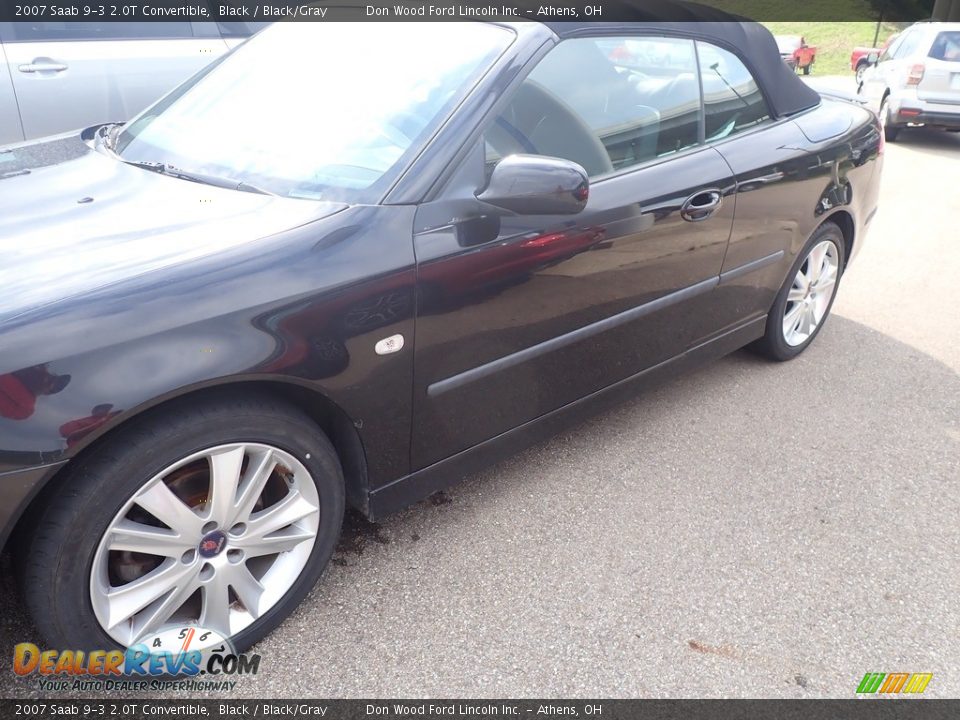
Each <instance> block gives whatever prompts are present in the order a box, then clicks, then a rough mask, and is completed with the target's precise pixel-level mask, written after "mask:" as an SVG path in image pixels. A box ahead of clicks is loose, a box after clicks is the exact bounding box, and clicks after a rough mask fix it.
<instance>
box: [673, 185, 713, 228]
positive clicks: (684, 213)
mask: <svg viewBox="0 0 960 720" xmlns="http://www.w3.org/2000/svg"><path fill="white" fill-rule="evenodd" d="M721 205H723V193H722V192H720V191H719V190H701V191H700V192H698V193H697V194H696V195H691V196H690V197H688V198H687V200H686V202H684V203H683V205H682V206H681V207H680V217H682V218H683V219H684V220H686V221H687V222H701V221H702V220H706V219H707V218H709V217H710V216H711V215H713V214H714V213H715V212H716V211H717V210H719V209H720V206H721Z"/></svg>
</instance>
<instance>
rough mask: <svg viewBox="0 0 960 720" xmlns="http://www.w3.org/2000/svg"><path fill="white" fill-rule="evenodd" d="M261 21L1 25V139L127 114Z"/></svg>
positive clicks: (11, 140)
mask: <svg viewBox="0 0 960 720" xmlns="http://www.w3.org/2000/svg"><path fill="white" fill-rule="evenodd" d="M266 24H267V23H262V22H261V23H252V22H250V23H248V22H39V21H37V22H34V21H29V22H7V23H0V145H4V144H8V143H15V142H21V141H23V140H30V139H33V138H37V137H43V136H44V135H53V134H56V133H61V132H66V131H69V130H74V129H77V128H83V127H87V126H89V125H94V124H96V123H101V122H122V121H124V120H128V119H129V118H131V117H133V116H134V115H136V114H137V113H138V112H140V111H141V110H143V109H144V108H145V107H147V106H148V105H149V104H150V103H152V102H153V101H155V100H156V99H157V98H159V97H160V96H162V95H164V94H165V93H166V92H168V91H169V90H171V89H173V88H174V87H176V86H177V85H179V84H180V83H181V82H182V81H183V80H185V79H186V78H188V77H190V76H191V75H192V74H194V73H195V72H197V71H198V70H200V69H202V68H203V67H204V66H206V65H208V64H209V63H210V62H211V61H213V60H215V59H216V58H218V57H220V56H221V55H223V54H224V53H226V52H227V51H228V50H230V48H232V47H233V46H235V45H238V44H239V43H241V42H243V41H244V40H245V39H246V38H247V37H249V36H250V35H251V34H252V33H254V32H256V31H257V30H259V29H260V28H261V27H262V26H264V25H266ZM3 63H5V64H6V68H5V69H4V68H3V67H2V64H3Z"/></svg>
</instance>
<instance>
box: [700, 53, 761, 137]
mask: <svg viewBox="0 0 960 720" xmlns="http://www.w3.org/2000/svg"><path fill="white" fill-rule="evenodd" d="M697 55H698V57H699V59H700V79H701V82H702V84H703V107H704V116H705V137H706V140H707V142H710V141H714V140H722V139H723V138H726V137H730V136H731V135H736V134H737V133H739V132H743V131H744V130H748V129H750V128H753V127H755V126H757V125H759V124H761V123H763V122H766V121H767V120H769V119H770V111H769V110H768V108H767V102H766V100H765V99H764V97H763V93H762V92H761V91H760V87H759V86H758V85H757V82H756V80H754V79H753V76H752V75H751V74H750V71H749V70H747V68H746V66H745V65H744V64H743V63H742V62H741V61H740V58H738V57H737V56H736V55H734V54H733V53H732V52H729V51H727V50H724V49H723V48H719V47H717V46H716V45H711V44H710V43H705V42H701V41H699V40H698V41H697Z"/></svg>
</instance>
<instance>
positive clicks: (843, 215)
mask: <svg viewBox="0 0 960 720" xmlns="http://www.w3.org/2000/svg"><path fill="white" fill-rule="evenodd" d="M358 48H366V49H370V48H373V49H375V51H374V50H365V51H364V52H357V49H358ZM111 119H116V118H104V120H105V121H106V120H111ZM882 153H883V140H882V137H881V132H880V126H879V124H878V121H877V119H876V117H875V116H874V115H873V114H872V113H871V112H869V111H868V110H865V109H863V108H862V107H860V106H859V105H856V104H853V103H848V102H844V101H840V100H831V99H826V98H821V97H820V96H819V95H818V94H816V93H815V92H813V91H812V90H810V89H809V88H808V87H807V86H806V85H805V84H804V83H803V82H802V81H801V80H799V79H798V78H796V77H795V76H794V75H793V74H792V73H791V72H790V70H789V69H788V68H787V67H786V66H785V65H784V64H783V63H782V62H781V61H780V56H779V53H778V51H777V46H776V43H775V42H774V40H773V38H772V36H771V35H770V34H769V33H768V32H767V31H766V30H765V29H763V28H762V27H760V26H758V25H755V24H751V23H740V22H736V23H735V22H724V23H701V22H690V23H632V24H610V23H603V24H600V23H598V24H554V25H544V24H535V23H529V24H524V23H519V24H497V23H468V24H455V23H434V24H426V25H415V24H409V25H403V32H398V31H397V26H395V25H389V24H378V23H369V24H361V25H350V24H338V23H334V24H319V23H318V24H313V23H302V24H296V23H290V24H280V25H276V26H273V27H270V28H267V29H266V30H265V31H263V32H262V33H261V34H260V35H258V36H256V37H255V38H253V39H252V40H251V41H250V42H248V43H247V44H245V45H243V46H241V47H240V48H238V49H236V50H235V51H234V52H233V53H231V54H230V55H229V56H227V57H226V58H225V59H223V60H221V61H218V62H215V63H214V64H212V65H211V66H209V67H208V68H206V69H205V70H203V71H202V72H201V73H200V74H199V75H197V76H195V77H193V78H192V79H190V80H189V81H188V82H187V83H186V84H184V85H182V86H181V87H179V88H178V89H176V90H175V91H174V92H173V93H172V94H170V95H168V96H166V97H164V98H163V99H161V100H159V101H158V102H157V103H156V104H155V105H154V106H153V107H151V108H149V109H148V110H146V111H144V112H143V113H142V114H140V115H139V116H137V117H135V118H134V119H133V120H131V121H129V122H127V123H125V124H116V123H114V124H105V125H101V126H97V127H93V128H89V129H87V130H85V131H83V132H82V133H79V134H75V135H68V136H60V137H56V138H51V139H47V140H44V141H42V142H39V143H35V144H23V145H19V146H11V147H8V148H5V149H3V150H2V151H0V248H2V263H0V525H2V526H3V528H4V532H3V538H2V539H3V540H4V542H5V546H6V548H7V549H8V550H10V551H11V552H12V554H13V557H14V559H15V561H16V564H17V566H18V567H19V574H20V583H21V585H22V590H23V595H24V602H25V604H26V605H27V606H28V607H29V609H30V610H31V612H32V613H33V614H34V617H35V618H36V623H37V626H38V629H39V630H40V631H41V633H42V634H43V635H44V637H45V639H46V640H47V641H48V642H49V643H50V644H51V645H52V646H54V647H67V648H111V647H113V648H116V647H129V646H131V645H133V644H139V643H141V642H143V641H144V640H145V639H149V638H153V637H155V636H160V635H163V634H164V633H168V632H170V631H171V628H179V627H196V628H201V629H203V630H204V633H203V637H207V638H213V639H214V640H216V641H217V642H219V639H220V638H229V639H230V640H231V641H232V642H233V644H234V646H235V647H236V648H238V649H242V648H245V647H248V646H249V645H250V644H251V643H253V642H255V641H256V640H258V639H259V638H261V637H263V636H264V635H265V634H266V633H268V632H269V631H270V630H271V629H272V628H274V627H276V626H277V625H278V624H279V623H280V622H281V621H282V620H283V619H284V617H286V616H287V615H288V614H289V613H290V612H291V611H292V610H293V609H294V607H295V606H296V605H297V603H298V602H299V601H300V600H301V599H302V598H303V597H304V596H305V594H306V593H307V592H308V591H309V590H310V588H311V587H312V586H313V585H314V583H315V582H316V581H317V579H318V577H319V576H320V575H321V573H322V572H323V570H324V567H325V566H326V565H327V563H328V561H329V560H330V557H331V554H332V552H333V550H334V547H335V544H336V542H337V538H338V534H339V532H340V527H341V521H342V517H343V514H344V509H345V507H346V506H352V507H355V508H357V509H358V510H359V511H361V512H363V513H365V514H367V515H368V516H369V517H373V518H378V517H381V516H382V515H383V514H385V513H388V512H391V511H393V510H396V509H398V508H401V507H403V506H404V505H407V504H409V503H411V502H413V501H416V500H418V499H420V498H423V497H425V496H427V495H429V494H430V493H433V492H436V491H437V490H439V489H441V488H443V487H444V486H446V485H448V484H450V483H452V482H454V481H455V480H457V479H458V478H460V477H462V476H463V475H464V474H465V473H468V472H470V471H471V470H473V469H474V468H476V467H478V466H480V465H481V464H482V463H485V462H489V461H491V460H493V459H495V458H497V457H500V456H502V455H504V454H505V453H510V452H512V451H514V450H515V449H517V448H519V447H521V446H522V445H523V444H524V443H526V442H529V441H530V440H531V439H532V438H536V437H540V436H542V435H543V434H544V433H549V432H551V431H553V430H554V429H555V428H557V427H558V426H559V425H560V423H561V421H564V420H567V419H569V418H570V417H573V416H576V415H578V414H579V412H583V411H587V410H591V411H592V410H596V409H597V408H599V407H601V406H602V405H604V404H605V403H607V402H609V401H610V400H611V399H618V398H622V397H625V396H628V391H630V390H633V389H635V388H638V387H641V386H644V385H646V384H648V383H650V382H653V381H656V380H658V379H661V378H663V377H665V376H667V375H669V374H672V373H674V372H677V371H680V370H684V369H687V368H689V367H691V366H693V365H695V364H696V363H700V362H703V361H705V360H709V359H712V358H717V357H720V356H722V355H724V354H726V353H729V352H731V351H733V350H735V349H737V348H740V347H742V346H745V345H751V346H752V347H754V348H756V349H757V350H759V351H761V352H762V353H765V354H766V355H768V356H769V357H771V358H773V359H775V360H787V359H789V358H792V357H794V356H796V355H797V354H799V353H801V352H803V350H804V349H805V348H806V347H807V346H808V345H809V344H810V343H811V342H812V341H813V340H814V338H815V337H816V336H817V333H818V332H820V331H821V330H822V329H823V326H824V322H825V320H826V318H827V315H828V313H829V312H830V307H831V304H832V302H833V299H834V297H835V295H836V292H837V288H838V284H839V282H840V279H841V277H842V276H843V273H844V272H845V271H846V269H847V267H848V265H849V263H850V261H851V260H852V259H853V258H854V257H855V256H856V254H857V252H858V250H859V249H860V246H861V245H862V244H863V241H864V236H865V234H866V230H867V227H868V225H869V223H870V220H871V218H872V217H873V215H874V212H875V210H876V205H877V195H878V184H879V180H880V170H881V158H882ZM573 411H579V412H573ZM212 641H213V640H211V641H210V642H212ZM195 647H197V646H196V645H195Z"/></svg>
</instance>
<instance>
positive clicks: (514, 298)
mask: <svg viewBox="0 0 960 720" xmlns="http://www.w3.org/2000/svg"><path fill="white" fill-rule="evenodd" d="M515 153H526V154H537V155H546V156H555V157H561V158H564V159H567V160H572V161H574V162H577V163H579V164H580V165H581V166H583V168H584V169H585V170H587V172H588V173H589V175H590V176H591V188H590V194H589V200H588V202H587V205H586V209H585V210H583V211H582V212H581V213H580V214H578V215H574V216H566V215H557V216H543V215H541V216H532V217H531V216H528V217H524V216H519V215H510V214H506V213H499V214H498V213H496V212H491V209H490V206H483V205H482V204H481V203H480V202H479V201H478V200H477V199H476V197H475V195H476V193H477V192H479V191H481V190H482V189H483V187H484V186H485V184H486V181H487V178H488V176H489V173H490V171H491V170H492V168H493V167H494V166H495V165H496V163H497V162H498V161H499V160H500V159H501V158H503V157H505V156H508V155H512V154H515ZM732 188H733V182H732V176H731V172H730V169H729V167H728V166H727V164H726V163H725V162H724V161H723V159H722V158H721V156H720V155H719V153H717V152H716V151H715V150H714V149H712V148H710V147H708V146H706V145H704V144H703V117H702V112H701V101H700V85H699V79H698V76H697V65H696V61H695V55H694V45H693V41H692V40H686V39H678V38H671V39H667V38H655V37H629V38H604V39H597V38H576V39H570V40H565V41H563V42H561V43H560V44H558V45H557V46H556V47H555V48H553V49H552V50H551V51H550V52H549V53H548V54H547V55H546V56H545V57H544V58H543V59H542V60H541V61H540V62H539V63H538V64H537V65H536V67H535V68H534V69H533V71H532V72H531V73H530V74H529V75H528V76H527V77H526V79H525V80H524V81H523V82H522V83H521V84H519V86H517V87H515V88H514V90H513V91H512V92H510V93H507V94H506V95H505V96H504V97H503V98H501V101H500V104H499V106H498V110H496V111H495V119H493V120H492V121H490V122H489V123H488V124H487V126H486V128H485V130H484V133H483V140H482V141H481V142H478V143H477V144H476V146H475V147H474V149H473V151H472V152H471V153H470V155H469V157H468V159H467V160H466V161H465V162H464V163H463V165H462V166H461V167H460V168H459V169H458V171H457V172H456V173H455V175H454V177H453V179H452V180H450V181H449V182H448V183H447V186H446V188H445V189H444V190H443V191H442V192H440V194H439V196H438V197H437V198H435V199H434V200H432V201H431V202H428V203H426V204H424V205H423V206H421V207H420V208H419V211H418V213H417V216H416V225H415V249H416V253H417V262H418V287H419V302H418V316H417V326H416V360H415V387H414V423H413V427H414V430H413V438H412V450H411V460H412V466H413V468H414V469H417V468H421V467H425V466H427V465H429V464H432V463H434V462H436V461H438V460H441V459H443V458H445V457H447V456H449V455H452V454H453V453H456V452H458V451H460V450H463V449H465V448H468V447H470V446H472V445H475V444H477V443H480V442H482V441H484V440H486V439H488V438H491V437H494V436H495V435H498V434H500V433H502V432H504V431H507V430H509V429H511V428H513V427H516V426H518V425H520V424H522V423H525V422H527V421H529V420H532V419H535V418H537V417H539V416H541V415H543V414H544V413H547V412H550V411H551V410H554V409H556V408H559V407H561V406H563V405H565V404H567V403H570V402H573V401H575V400H577V399H579V398H581V397H584V396H586V395H588V394H590V393H593V392H596V391H598V390H600V389H602V388H604V387H606V386H608V385H610V384H612V383H614V382H616V381H618V380H621V379H624V378H626V377H628V376H631V375H634V374H636V373H638V372H640V371H642V370H644V369H645V368H649V367H652V366H654V365H656V364H658V363H662V362H664V361H666V360H669V359H670V358H672V357H674V356H676V355H678V354H680V353H682V352H683V351H684V350H685V349H687V348H689V347H690V346H691V345H694V344H696V343H697V342H698V341H699V340H701V339H702V338H704V337H707V336H708V335H709V334H711V333H712V332H713V331H714V328H713V327H711V325H710V323H709V322H706V321H705V318H706V317H707V315H708V313H706V309H707V308H708V307H709V305H710V302H711V300H710V298H711V292H712V290H713V288H714V286H715V284H716V281H717V276H718V273H719V271H720V267H721V265H722V263H723V257H724V253H725V251H726V247H727V241H728V238H729V235H730V231H731V226H732V220H733V209H734V208H733V203H732V202H727V195H728V193H730V192H732Z"/></svg>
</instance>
